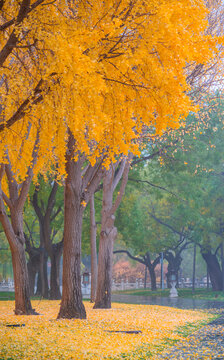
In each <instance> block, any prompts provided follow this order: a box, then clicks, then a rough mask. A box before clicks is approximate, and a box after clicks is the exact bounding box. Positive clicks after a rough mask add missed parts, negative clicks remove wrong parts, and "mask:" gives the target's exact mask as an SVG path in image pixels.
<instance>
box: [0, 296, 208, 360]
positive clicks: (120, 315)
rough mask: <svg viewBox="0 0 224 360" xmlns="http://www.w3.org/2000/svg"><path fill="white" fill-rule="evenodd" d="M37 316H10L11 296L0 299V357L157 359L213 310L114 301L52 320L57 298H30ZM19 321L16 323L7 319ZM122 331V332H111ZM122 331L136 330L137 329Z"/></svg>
mask: <svg viewBox="0 0 224 360" xmlns="http://www.w3.org/2000/svg"><path fill="white" fill-rule="evenodd" d="M32 303H33V306H34V308H35V309H36V311H38V312H39V313H40V314H41V315H39V316H15V315H14V314H13V308H14V302H13V301H1V302H0V339H1V342H0V359H7V360H14V359H20V360H22V359H24V360H31V359H32V360H33V359H35V360H40V359H52V360H56V359H57V360H68V359H70V360H71V359H80V360H81V359H85V360H88V359H96V360H97V359H135V360H140V359H148V358H150V357H151V358H152V359H153V360H154V359H156V354H157V353H158V352H160V351H161V350H162V349H163V348H164V347H167V346H168V345H172V344H174V343H175V342H177V341H179V340H182V339H183V338H184V337H185V336H186V332H187V333H189V332H192V331H194V330H196V329H197V328H198V327H200V326H201V325H202V324H203V323H206V322H208V321H210V320H211V318H214V315H211V314H208V313H205V312H200V311H191V310H179V309H173V308H168V307H160V306H152V305H127V304H117V303H116V304H113V308H112V309H110V310H93V309H92V304H90V303H89V302H85V307H86V310H87V320H56V316H57V313H58V310H59V305H60V302H59V301H48V300H41V301H38V300H35V301H33V302H32ZM12 324H21V325H24V326H21V327H8V326H7V325H12ZM116 331H123V332H116ZM125 331H139V333H138V334H133V333H125Z"/></svg>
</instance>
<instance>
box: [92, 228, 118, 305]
mask: <svg viewBox="0 0 224 360" xmlns="http://www.w3.org/2000/svg"><path fill="white" fill-rule="evenodd" d="M116 236H117V229H116V227H109V228H108V227H106V229H105V230H102V231H101V234H100V245H99V261H98V280H97V294H96V302H95V305H94V309H110V308H111V288H112V265H113V264H112V260H113V248H114V240H115V239H116Z"/></svg>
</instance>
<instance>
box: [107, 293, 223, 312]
mask: <svg viewBox="0 0 224 360" xmlns="http://www.w3.org/2000/svg"><path fill="white" fill-rule="evenodd" d="M112 301H114V302H122V303H125V304H142V305H161V306H170V307H175V308H178V309H224V302H223V301H211V300H197V299H186V298H180V297H178V298H169V297H159V296H139V295H125V294H114V295H112Z"/></svg>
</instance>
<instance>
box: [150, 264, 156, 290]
mask: <svg viewBox="0 0 224 360" xmlns="http://www.w3.org/2000/svg"><path fill="white" fill-rule="evenodd" d="M148 269H149V275H150V279H151V290H152V291H155V290H157V287H156V274H155V269H154V268H153V267H152V266H148Z"/></svg>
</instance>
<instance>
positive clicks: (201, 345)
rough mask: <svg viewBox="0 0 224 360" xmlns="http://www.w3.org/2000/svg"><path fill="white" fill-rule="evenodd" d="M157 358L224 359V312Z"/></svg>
mask: <svg viewBox="0 0 224 360" xmlns="http://www.w3.org/2000/svg"><path fill="white" fill-rule="evenodd" d="M157 359H158V360H159V359H175V360H181V359H183V360H193V359H203V360H204V359H205V360H207V359H212V360H215V359H222V360H224V313H222V315H221V317H219V318H218V319H216V320H214V321H212V322H211V323H210V324H207V325H206V326H204V327H203V328H201V329H200V330H198V331H196V332H194V333H193V334H191V335H190V336H188V337H187V338H186V339H185V340H183V341H180V342H179V343H177V344H176V345H175V346H172V347H171V348H169V349H167V350H166V351H165V352H163V353H162V354H160V355H157V357H156V358H155V360H157Z"/></svg>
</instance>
